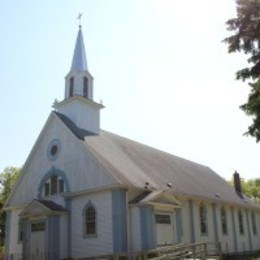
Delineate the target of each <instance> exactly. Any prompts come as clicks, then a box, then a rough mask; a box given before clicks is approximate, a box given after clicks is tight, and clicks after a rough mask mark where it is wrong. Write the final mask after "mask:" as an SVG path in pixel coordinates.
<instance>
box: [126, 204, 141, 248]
mask: <svg viewBox="0 0 260 260" xmlns="http://www.w3.org/2000/svg"><path fill="white" fill-rule="evenodd" d="M129 214H130V217H129V229H130V236H129V239H130V251H140V250H141V248H142V241H141V227H140V209H139V207H137V206H133V207H130V209H129Z"/></svg>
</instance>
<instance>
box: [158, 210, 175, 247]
mask: <svg viewBox="0 0 260 260" xmlns="http://www.w3.org/2000/svg"><path fill="white" fill-rule="evenodd" d="M155 221H156V235H157V245H158V246H163V245H171V244H173V242H174V241H173V234H174V232H173V221H172V214H165V213H157V214H156V215H155Z"/></svg>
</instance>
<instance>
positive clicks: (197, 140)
mask: <svg viewBox="0 0 260 260" xmlns="http://www.w3.org/2000/svg"><path fill="white" fill-rule="evenodd" d="M79 12H82V13H83V17H82V30H83V35H84V40H85V45H86V52H87V59H88V66H89V69H90V72H91V73H92V75H93V76H94V79H95V81H94V88H95V89H94V91H95V93H94V98H95V100H96V101H100V100H102V101H103V103H104V105H105V106H106V108H105V109H104V110H103V111H102V115H101V126H102V128H103V129H105V130H108V131H111V132H114V133H117V134H119V135H123V136H125V137H128V138H130V139H134V140H136V141H139V142H141V143H145V144H147V145H150V146H153V147H156V148H159V149H162V150H165V151H167V152H169V153H172V154H175V155H178V156H181V157H184V158H186V159H189V160H192V161H195V162H198V163H201V164H205V165H207V166H209V167H211V168H212V169H213V170H215V171H216V172H217V173H218V174H220V175H221V176H222V177H224V178H226V179H230V178H231V176H232V174H233V172H234V171H235V170H237V171H238V172H240V174H241V176H242V177H243V178H245V179H248V178H257V177H259V176H260V174H259V168H260V167H259V156H258V155H259V152H260V145H259V144H256V142H255V140H254V139H252V138H249V137H244V136H243V133H244V132H245V131H246V129H247V126H248V124H249V123H250V119H249V118H247V117H246V116H245V115H244V114H243V112H242V111H240V109H239V108H238V107H239V105H241V104H242V103H244V102H245V101H246V97H247V94H248V87H247V85H246V83H242V82H238V81H236V80H235V76H234V74H235V71H236V70H238V69H240V68H241V67H243V66H246V57H244V56H243V55H242V54H228V53H227V46H226V45H225V44H223V43H222V40H223V38H225V37H226V36H228V35H229V33H228V32H227V31H226V29H225V21H226V20H227V19H228V18H231V17H233V16H235V4H234V1H233V0H219V1H210V0H196V1H194V0H187V1H181V0H179V1H177V0H109V1H108V0H95V1H94V0H82V1H80V0H75V1H68V0H56V1H50V0H45V1H32V0H31V1H29V0H27V1H19V0H8V1H7V0H2V1H1V3H0V24H1V27H0V33H1V45H0V46H1V47H0V57H1V59H0V69H1V77H0V95H1V98H2V100H1V103H0V111H1V116H2V120H1V121H2V124H1V125H2V127H1V136H0V142H1V146H2V147H1V148H2V149H1V152H0V171H2V170H3V169H4V168H5V167H6V166H22V165H23V163H24V162H25V160H26V158H27V156H28V154H29V152H30V150H31V148H32V146H33V145H34V143H35V141H36V139H37V137H38V135H39V133H40V131H41V129H42V127H43V125H44V123H45V122H46V120H47V118H48V115H49V113H50V112H51V109H52V108H51V106H52V103H53V101H54V99H55V98H57V99H58V100H62V99H63V95H64V77H65V75H66V74H67V73H68V71H69V68H70V64H71V59H72V54H73V49H74V44H75V40H76V35H77V30H78V21H77V20H76V17H77V15H78V13H79Z"/></svg>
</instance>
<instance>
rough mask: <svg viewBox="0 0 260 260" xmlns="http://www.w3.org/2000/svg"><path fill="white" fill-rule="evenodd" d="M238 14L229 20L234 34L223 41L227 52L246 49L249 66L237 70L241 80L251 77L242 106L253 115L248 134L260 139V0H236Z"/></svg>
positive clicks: (229, 28)
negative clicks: (247, 92)
mask: <svg viewBox="0 0 260 260" xmlns="http://www.w3.org/2000/svg"><path fill="white" fill-rule="evenodd" d="M236 3H237V17H236V18H232V19H229V20H228V21H227V23H226V24H227V29H228V30H229V31H232V32H233V35H231V36H230V37H228V38H226V39H225V40H224V42H225V43H227V44H228V51H229V52H230V53H232V52H243V53H244V54H246V55H247V56H248V59H247V61H248V66H247V67H246V68H242V69H241V70H239V71H237V72H236V78H237V79H239V80H243V81H245V80H250V83H249V87H250V94H249V96H248V100H247V103H245V104H243V105H241V106H240V108H241V109H242V110H243V111H244V112H245V113H246V114H247V115H248V116H251V117H252V124H251V125H250V126H249V127H248V131H247V132H246V134H247V135H250V136H252V137H254V138H256V141H257V142H259V141H260V0H236Z"/></svg>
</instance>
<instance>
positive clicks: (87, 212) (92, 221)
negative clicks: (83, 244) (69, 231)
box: [83, 201, 97, 237]
mask: <svg viewBox="0 0 260 260" xmlns="http://www.w3.org/2000/svg"><path fill="white" fill-rule="evenodd" d="M83 218H84V219H83V221H84V231H83V236H84V237H92V236H96V235H97V213H96V208H95V206H94V205H93V204H92V203H91V202H90V201H89V202H88V204H87V205H86V206H85V208H84V210H83Z"/></svg>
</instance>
